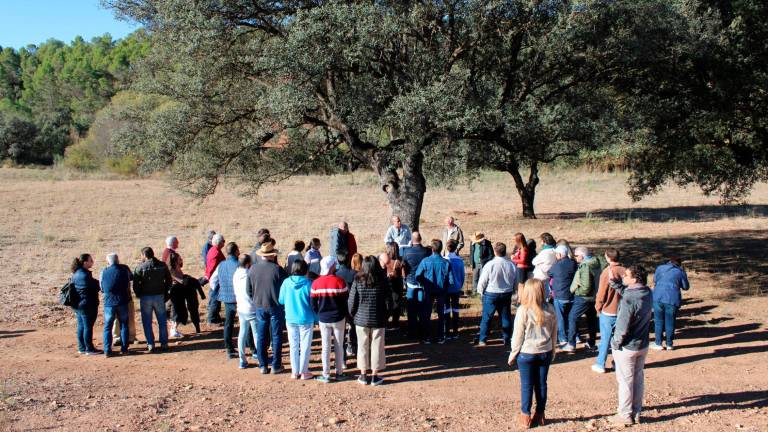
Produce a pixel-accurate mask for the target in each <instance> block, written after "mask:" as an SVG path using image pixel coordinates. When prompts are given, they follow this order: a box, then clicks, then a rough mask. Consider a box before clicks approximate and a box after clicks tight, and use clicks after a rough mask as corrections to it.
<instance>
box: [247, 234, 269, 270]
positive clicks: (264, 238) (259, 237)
mask: <svg viewBox="0 0 768 432" xmlns="http://www.w3.org/2000/svg"><path fill="white" fill-rule="evenodd" d="M271 239H272V234H270V232H269V230H268V229H266V228H261V229H259V230H258V231H256V244H255V245H254V246H253V249H251V262H256V260H257V259H258V256H257V255H256V252H258V251H259V249H261V245H263V244H264V243H266V242H268V241H270V240H271Z"/></svg>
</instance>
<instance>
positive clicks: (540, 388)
mask: <svg viewBox="0 0 768 432" xmlns="http://www.w3.org/2000/svg"><path fill="white" fill-rule="evenodd" d="M556 335H557V319H556V318H555V310H554V308H553V307H552V305H550V304H549V303H546V302H545V301H544V284H543V283H542V282H541V281H540V280H538V279H529V280H528V281H526V282H525V286H524V287H523V291H522V292H521V294H520V307H519V308H518V309H517V315H515V329H514V332H513V333H512V352H511V353H510V354H509V365H510V366H512V365H513V364H514V363H515V360H517V367H518V369H519V370H520V387H521V392H522V395H521V403H522V409H521V413H520V418H519V421H520V426H522V427H523V428H525V429H527V428H530V427H531V426H535V425H538V426H544V422H545V419H544V409H545V408H546V405H547V374H548V373H549V365H550V364H551V363H552V360H554V358H555V347H557V338H556ZM533 394H535V395H536V412H535V413H534V414H533V416H531V407H532V405H533V401H532V400H531V396H532V395H533Z"/></svg>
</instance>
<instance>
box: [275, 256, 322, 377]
mask: <svg viewBox="0 0 768 432" xmlns="http://www.w3.org/2000/svg"><path fill="white" fill-rule="evenodd" d="M308 270H309V266H308V265H307V262H306V261H303V260H296V261H294V262H293V264H291V276H290V277H288V278H287V279H285V280H284V281H283V284H282V285H281V286H280V296H279V298H278V302H279V303H280V304H281V305H283V306H285V322H286V326H287V327H288V345H289V348H290V352H291V378H292V379H299V378H301V379H303V380H310V379H312V378H313V377H312V373H311V372H309V356H310V354H311V353H312V328H313V327H314V325H315V321H317V318H316V317H315V313H314V312H313V311H312V302H311V300H310V291H311V290H312V281H310V280H309V279H308V278H307V272H308Z"/></svg>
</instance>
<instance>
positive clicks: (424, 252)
mask: <svg viewBox="0 0 768 432" xmlns="http://www.w3.org/2000/svg"><path fill="white" fill-rule="evenodd" d="M431 254H432V250H431V249H427V248H425V247H424V246H421V245H415V246H408V247H404V248H403V249H402V252H401V253H400V256H402V257H403V266H404V268H405V272H406V277H405V282H406V283H408V284H411V285H419V281H417V280H416V269H417V268H419V264H421V261H422V260H423V259H424V258H426V257H428V256H429V255H431Z"/></svg>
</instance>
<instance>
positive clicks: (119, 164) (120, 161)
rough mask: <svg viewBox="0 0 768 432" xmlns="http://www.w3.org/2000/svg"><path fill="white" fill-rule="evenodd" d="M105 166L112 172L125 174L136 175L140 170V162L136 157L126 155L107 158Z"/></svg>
mask: <svg viewBox="0 0 768 432" xmlns="http://www.w3.org/2000/svg"><path fill="white" fill-rule="evenodd" d="M104 167H105V168H106V169H107V170H108V171H109V172H112V173H115V174H119V175H123V176H135V175H136V174H138V172H139V164H138V162H137V161H136V158H134V157H131V156H128V155H125V156H121V157H117V158H107V160H105V161H104Z"/></svg>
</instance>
